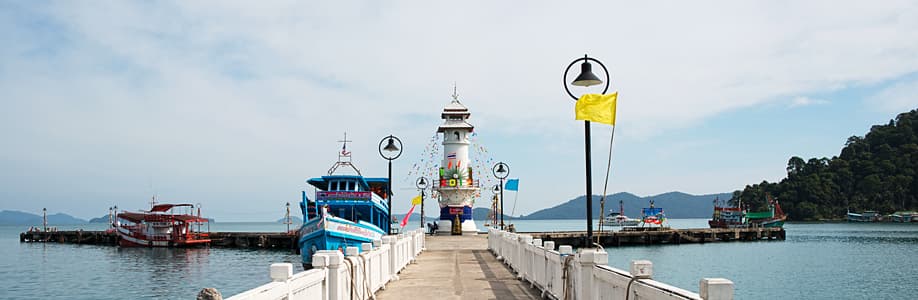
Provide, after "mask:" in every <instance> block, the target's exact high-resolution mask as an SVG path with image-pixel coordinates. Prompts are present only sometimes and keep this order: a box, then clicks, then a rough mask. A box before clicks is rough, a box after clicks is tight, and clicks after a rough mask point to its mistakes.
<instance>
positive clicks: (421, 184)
mask: <svg viewBox="0 0 918 300" xmlns="http://www.w3.org/2000/svg"><path fill="white" fill-rule="evenodd" d="M414 185H415V186H417V187H418V189H419V190H421V228H424V221H425V220H424V219H425V216H426V215H425V214H424V190H426V189H427V178H424V177H418V181H416V182H415V183H414Z"/></svg>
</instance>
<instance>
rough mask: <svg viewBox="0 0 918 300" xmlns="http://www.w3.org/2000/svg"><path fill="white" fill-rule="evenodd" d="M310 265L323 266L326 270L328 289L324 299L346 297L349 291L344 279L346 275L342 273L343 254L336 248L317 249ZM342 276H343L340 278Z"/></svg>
mask: <svg viewBox="0 0 918 300" xmlns="http://www.w3.org/2000/svg"><path fill="white" fill-rule="evenodd" d="M312 266H313V267H314V268H323V269H326V270H327V271H328V272H326V273H325V276H326V277H325V285H326V290H327V291H328V297H323V298H325V299H347V298H349V297H350V296H349V295H350V294H345V293H347V292H348V291H350V288H349V286H348V285H347V282H346V281H345V280H348V279H347V278H346V277H347V275H343V271H344V270H343V268H344V255H342V254H341V252H340V251H337V250H319V251H318V252H316V254H314V255H313V256H312ZM342 277H344V278H342Z"/></svg>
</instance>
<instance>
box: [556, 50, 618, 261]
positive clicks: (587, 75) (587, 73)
mask: <svg viewBox="0 0 918 300" xmlns="http://www.w3.org/2000/svg"><path fill="white" fill-rule="evenodd" d="M578 61H583V63H582V64H580V75H577V78H575V79H574V81H571V83H570V84H571V85H576V86H582V87H589V86H594V85H597V84H602V83H603V82H602V80H600V79H599V78H598V77H596V75H594V74H593V66H592V65H590V61H593V62H596V63H597V64H599V66H600V67H602V71H603V72H604V73H605V74H606V82H605V83H606V86H605V88H603V89H602V93H603V94H605V93H606V91H608V90H609V81H610V80H609V70H608V69H606V66H605V65H603V64H602V62H600V61H599V60H596V59H595V58H591V57H589V56H587V55H586V54H584V55H583V58H578V59H575V60H574V61H572V62H571V64H570V65H568V66H567V68H565V69H564V75H563V77H561V84H562V85H564V90H565V91H567V94H568V95H569V96H571V98H573V99H574V101H577V99H579V98H578V97H577V96H574V94H573V93H571V90H570V88H568V83H567V72H568V71H570V69H571V67H573V66H574V64H576V63H577V62H578ZM583 141H584V142H583V144H584V152H585V153H584V154H585V157H586V213H587V216H586V219H587V220H586V221H587V244H589V243H590V241H592V240H593V174H592V173H593V172H592V167H591V162H590V121H583Z"/></svg>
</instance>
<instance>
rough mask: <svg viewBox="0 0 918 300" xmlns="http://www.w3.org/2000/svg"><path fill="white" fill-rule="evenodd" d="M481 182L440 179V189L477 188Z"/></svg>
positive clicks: (476, 180) (475, 180)
mask: <svg viewBox="0 0 918 300" xmlns="http://www.w3.org/2000/svg"><path fill="white" fill-rule="evenodd" d="M480 186H481V182H480V181H478V179H440V189H448V188H478V187H480Z"/></svg>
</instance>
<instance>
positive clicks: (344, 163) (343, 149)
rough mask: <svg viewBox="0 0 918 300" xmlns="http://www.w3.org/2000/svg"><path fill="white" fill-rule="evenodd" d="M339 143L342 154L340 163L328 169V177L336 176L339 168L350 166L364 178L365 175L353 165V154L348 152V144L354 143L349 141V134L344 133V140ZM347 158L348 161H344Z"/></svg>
mask: <svg viewBox="0 0 918 300" xmlns="http://www.w3.org/2000/svg"><path fill="white" fill-rule="evenodd" d="M338 142H339V143H341V152H338V161H337V162H335V164H334V165H332V167H331V168H329V169H328V175H332V174H334V173H335V170H338V167H341V166H348V167H351V169H354V171H356V172H357V175H360V176H363V174H360V170H358V169H357V167H355V166H354V165H353V164H352V163H351V152H350V151H347V143H348V142H353V141H351V140H348V139H347V132H345V133H344V139H343V140H340V141H338ZM345 158H346V159H347V160H346V161H345V160H344V159H345Z"/></svg>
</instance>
